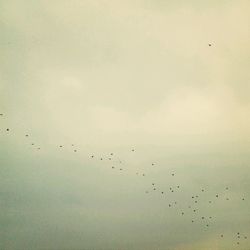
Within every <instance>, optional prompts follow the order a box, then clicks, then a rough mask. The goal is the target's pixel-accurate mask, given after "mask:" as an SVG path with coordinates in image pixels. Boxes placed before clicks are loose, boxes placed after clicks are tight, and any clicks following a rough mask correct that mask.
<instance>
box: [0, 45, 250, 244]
mask: <svg viewBox="0 0 250 250" xmlns="http://www.w3.org/2000/svg"><path fill="white" fill-rule="evenodd" d="M209 46H211V44H210V45H209ZM0 116H1V117H4V114H3V113H0ZM5 132H6V133H11V132H12V131H11V129H10V128H5ZM24 137H27V138H30V137H31V136H30V134H24ZM30 144H31V145H32V146H33V147H34V149H36V150H41V149H42V148H41V146H37V145H36V144H35V143H34V142H31V143H30ZM58 147H59V148H63V147H64V145H58ZM71 147H72V148H73V152H74V153H77V152H78V150H77V148H76V147H75V145H74V144H71ZM131 153H136V150H135V149H134V148H132V149H131ZM89 157H90V159H91V160H97V161H100V162H104V161H107V162H110V167H111V169H113V170H115V169H116V170H118V171H123V170H125V169H124V166H123V161H121V160H120V158H116V159H118V160H117V161H116V163H118V164H114V162H113V159H114V158H115V154H114V153H113V152H111V153H109V155H107V156H105V157H104V156H102V157H99V156H96V155H90V156H89ZM117 165H118V166H117ZM150 165H151V166H152V167H156V166H157V164H156V163H155V162H152V163H150ZM134 174H136V175H139V176H142V177H145V176H146V174H145V173H144V172H135V173H134ZM175 176H176V174H175V173H174V172H172V173H170V177H172V178H175ZM181 189H182V186H180V185H175V186H171V187H169V190H168V191H166V190H162V189H161V188H160V186H159V185H158V184H157V183H156V182H152V183H151V184H150V185H149V187H148V189H147V190H145V194H146V195H149V194H150V193H157V192H158V193H159V194H160V195H161V196H167V197H169V195H171V194H172V195H173V193H176V192H178V191H180V190H181ZM224 190H225V193H223V194H219V193H215V194H214V195H213V197H214V199H211V198H210V199H209V200H205V201H204V200H203V201H202V202H201V198H202V195H203V194H204V193H206V191H207V190H206V189H205V188H200V191H199V193H196V194H191V195H188V196H189V198H190V199H189V201H188V202H189V204H188V205H187V206H185V207H184V208H183V207H182V208H183V209H182V210H181V211H180V210H179V209H176V208H177V205H178V204H179V201H178V202H177V200H173V201H172V202H169V203H168V204H167V207H168V208H169V209H176V212H177V213H179V215H180V216H185V215H186V214H188V215H189V216H190V215H191V216H190V217H191V219H190V223H191V224H195V223H196V222H198V223H200V222H202V225H203V227H205V228H207V229H208V228H209V227H210V225H212V224H213V223H214V218H213V217H212V216H211V215H208V216H204V215H201V214H200V213H199V211H201V209H199V207H198V205H199V203H202V204H204V202H205V203H207V205H211V204H212V203H215V202H216V201H217V200H219V199H220V198H221V199H224V201H229V195H228V194H227V192H228V191H229V187H228V186H226V187H224ZM240 200H241V201H242V202H244V201H245V198H244V197H241V198H240ZM226 236H227V235H226V234H225V233H220V234H219V235H218V238H220V239H223V238H225V237H226ZM233 239H234V241H235V244H236V245H240V244H241V242H242V241H245V240H247V235H245V234H243V233H241V232H237V231H236V232H235V234H234V236H233Z"/></svg>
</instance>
